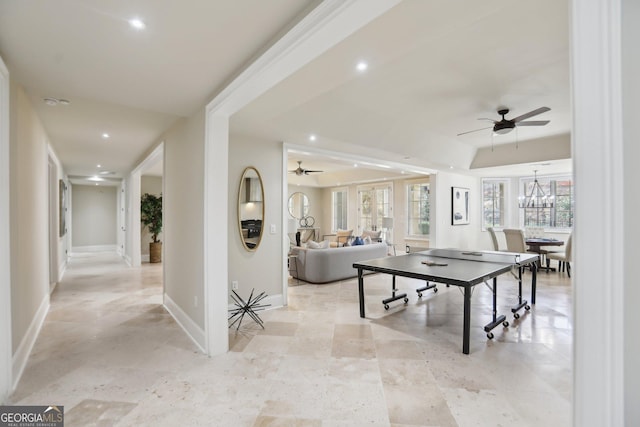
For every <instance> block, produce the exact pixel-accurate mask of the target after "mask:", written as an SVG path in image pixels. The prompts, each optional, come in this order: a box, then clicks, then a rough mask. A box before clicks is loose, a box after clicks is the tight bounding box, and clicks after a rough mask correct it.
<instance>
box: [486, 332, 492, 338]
mask: <svg viewBox="0 0 640 427" xmlns="http://www.w3.org/2000/svg"><path fill="white" fill-rule="evenodd" d="M487 338H489V339H490V340H492V339H493V332H489V333H488V334H487Z"/></svg>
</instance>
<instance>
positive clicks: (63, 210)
mask: <svg viewBox="0 0 640 427" xmlns="http://www.w3.org/2000/svg"><path fill="white" fill-rule="evenodd" d="M58 187H59V189H58V197H59V199H60V200H59V202H58V205H59V206H58V207H59V208H60V237H62V236H64V235H65V234H67V184H65V182H64V181H63V180H60V181H59V182H58Z"/></svg>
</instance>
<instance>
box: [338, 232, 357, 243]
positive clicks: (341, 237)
mask: <svg viewBox="0 0 640 427" xmlns="http://www.w3.org/2000/svg"><path fill="white" fill-rule="evenodd" d="M352 234H353V230H338V231H336V241H337V242H338V246H343V245H344V244H345V243H347V242H348V241H349V236H351V235H352Z"/></svg>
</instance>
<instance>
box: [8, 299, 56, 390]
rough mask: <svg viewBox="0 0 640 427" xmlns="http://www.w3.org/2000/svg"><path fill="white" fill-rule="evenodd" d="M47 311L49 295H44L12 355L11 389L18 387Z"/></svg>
mask: <svg viewBox="0 0 640 427" xmlns="http://www.w3.org/2000/svg"><path fill="white" fill-rule="evenodd" d="M48 311H49V293H46V294H45V296H44V298H42V302H41V303H40V307H38V311H36V314H35V316H33V319H32V320H31V324H30V325H29V328H28V329H27V332H26V333H25V335H24V337H23V338H22V341H21V342H20V345H19V346H18V349H17V350H16V352H15V354H14V355H13V361H12V364H13V367H12V370H13V389H12V390H15V389H16V387H17V386H18V382H19V381H20V377H21V376H22V373H23V372H24V368H25V367H26V366H27V361H28V360H29V355H30V354H31V350H33V345H34V344H35V343H36V339H37V338H38V334H40V330H41V329H42V325H43V323H44V319H45V317H46V316H47V312H48Z"/></svg>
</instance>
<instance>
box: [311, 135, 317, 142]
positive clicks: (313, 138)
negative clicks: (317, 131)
mask: <svg viewBox="0 0 640 427" xmlns="http://www.w3.org/2000/svg"><path fill="white" fill-rule="evenodd" d="M316 139H317V137H316V136H315V135H313V134H311V135H309V141H315V140H316Z"/></svg>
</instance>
